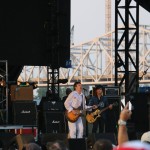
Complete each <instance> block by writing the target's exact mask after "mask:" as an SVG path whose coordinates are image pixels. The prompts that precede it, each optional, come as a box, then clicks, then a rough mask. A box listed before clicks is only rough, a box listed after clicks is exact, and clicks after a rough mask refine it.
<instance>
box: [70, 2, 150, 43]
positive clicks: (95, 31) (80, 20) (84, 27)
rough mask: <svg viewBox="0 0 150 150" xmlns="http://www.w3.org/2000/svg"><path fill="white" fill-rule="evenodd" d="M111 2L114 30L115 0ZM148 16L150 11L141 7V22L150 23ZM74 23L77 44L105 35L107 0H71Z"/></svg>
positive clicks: (74, 35) (72, 23) (72, 20)
mask: <svg viewBox="0 0 150 150" xmlns="http://www.w3.org/2000/svg"><path fill="white" fill-rule="evenodd" d="M111 3H112V7H111V11H112V16H111V17H112V19H111V21H112V30H114V26H115V24H114V22H115V17H114V15H115V11H114V10H115V0H112V1H111ZM133 3H134V1H133ZM148 18H150V13H149V12H148V11H146V10H144V9H143V8H142V7H140V16H139V22H140V24H142V25H150V19H148ZM73 25H74V34H73V41H74V43H75V45H76V44H79V43H82V42H87V41H90V40H92V39H93V38H95V37H99V36H101V35H103V34H104V33H105V0H71V27H72V26H73Z"/></svg>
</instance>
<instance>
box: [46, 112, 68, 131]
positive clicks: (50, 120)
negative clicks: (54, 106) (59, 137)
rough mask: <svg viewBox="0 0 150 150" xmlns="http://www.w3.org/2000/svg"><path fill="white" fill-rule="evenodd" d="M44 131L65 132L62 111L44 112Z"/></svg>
mask: <svg viewBox="0 0 150 150" xmlns="http://www.w3.org/2000/svg"><path fill="white" fill-rule="evenodd" d="M44 120H45V121H44V122H45V129H46V133H65V129H66V125H65V116H64V113H63V112H58V111H56V112H55V111H48V112H44Z"/></svg>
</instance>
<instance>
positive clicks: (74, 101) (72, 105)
mask: <svg viewBox="0 0 150 150" xmlns="http://www.w3.org/2000/svg"><path fill="white" fill-rule="evenodd" d="M64 105H65V108H66V110H67V111H68V112H72V113H73V114H77V113H78V111H77V110H79V109H81V110H82V109H86V108H91V107H90V106H87V105H86V100H85V96H84V94H83V93H82V84H81V82H75V83H74V91H73V92H71V93H70V94H69V96H68V97H67V99H66V101H65V103H64ZM92 108H93V109H94V108H96V106H93V107H92ZM68 127H69V138H83V131H84V128H83V122H82V118H81V116H79V118H78V119H77V120H76V121H75V122H71V121H68Z"/></svg>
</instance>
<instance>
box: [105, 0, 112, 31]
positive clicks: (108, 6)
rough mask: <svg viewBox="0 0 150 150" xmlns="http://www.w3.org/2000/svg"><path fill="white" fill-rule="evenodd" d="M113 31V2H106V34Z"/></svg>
mask: <svg viewBox="0 0 150 150" xmlns="http://www.w3.org/2000/svg"><path fill="white" fill-rule="evenodd" d="M110 31H111V0H105V33H107V32H110Z"/></svg>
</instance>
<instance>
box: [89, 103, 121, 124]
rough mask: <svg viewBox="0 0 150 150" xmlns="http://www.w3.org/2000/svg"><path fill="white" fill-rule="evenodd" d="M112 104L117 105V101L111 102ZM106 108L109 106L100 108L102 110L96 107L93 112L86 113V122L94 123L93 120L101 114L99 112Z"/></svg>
mask: <svg viewBox="0 0 150 150" xmlns="http://www.w3.org/2000/svg"><path fill="white" fill-rule="evenodd" d="M112 106H118V103H117V102H114V103H113V104H112ZM107 109H109V106H107V107H105V108H104V109H102V110H99V109H97V110H95V111H94V112H92V113H89V114H87V115H86V120H87V122H88V123H94V122H95V121H96V120H97V118H99V117H100V116H101V115H100V114H101V113H102V112H104V111H106V110H107Z"/></svg>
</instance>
